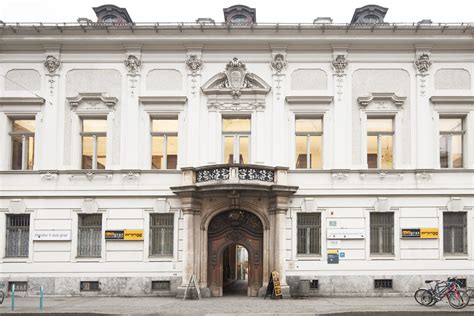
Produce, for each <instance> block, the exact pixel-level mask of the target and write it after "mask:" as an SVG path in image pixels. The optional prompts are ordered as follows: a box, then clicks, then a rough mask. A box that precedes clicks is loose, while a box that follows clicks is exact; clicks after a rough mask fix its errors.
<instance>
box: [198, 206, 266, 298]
mask: <svg viewBox="0 0 474 316" xmlns="http://www.w3.org/2000/svg"><path fill="white" fill-rule="evenodd" d="M232 244H241V245H243V246H244V247H245V248H246V249H247V251H248V255H249V264H248V270H249V271H248V290H247V295H248V296H257V295H258V291H259V289H260V288H261V287H262V285H263V224H262V222H261V221H260V219H259V218H258V217H257V216H256V215H255V214H252V213H250V212H247V211H243V210H230V211H225V212H222V213H219V214H218V215H216V216H215V217H214V218H212V219H211V221H210V223H209V228H208V282H207V284H208V287H209V289H210V292H211V296H222V294H223V279H222V276H223V252H224V250H225V249H226V248H227V247H228V246H229V245H232Z"/></svg>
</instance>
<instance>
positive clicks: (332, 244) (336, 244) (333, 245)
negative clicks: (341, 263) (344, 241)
mask: <svg viewBox="0 0 474 316" xmlns="http://www.w3.org/2000/svg"><path fill="white" fill-rule="evenodd" d="M327 245H328V247H327V248H328V249H339V248H341V241H340V240H339V239H331V240H328V241H327Z"/></svg>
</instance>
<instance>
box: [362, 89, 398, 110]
mask: <svg viewBox="0 0 474 316" xmlns="http://www.w3.org/2000/svg"><path fill="white" fill-rule="evenodd" d="M406 99H407V98H406V97H400V96H398V95H396V94H395V93H383V92H374V93H372V94H370V95H368V96H363V97H358V98H357V102H358V103H359V106H360V108H361V109H362V108H363V109H366V108H367V107H368V106H369V105H371V104H373V105H374V107H375V108H376V109H378V110H384V109H390V108H392V107H393V106H395V108H396V109H400V108H403V105H404V103H405V101H406Z"/></svg>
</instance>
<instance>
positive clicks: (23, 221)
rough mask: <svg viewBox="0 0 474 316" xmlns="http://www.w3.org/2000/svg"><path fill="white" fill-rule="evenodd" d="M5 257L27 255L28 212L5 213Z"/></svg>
mask: <svg viewBox="0 0 474 316" xmlns="http://www.w3.org/2000/svg"><path fill="white" fill-rule="evenodd" d="M6 237H7V238H6V254H5V256H6V257H28V250H29V244H30V214H19V215H16V214H15V215H7V236H6Z"/></svg>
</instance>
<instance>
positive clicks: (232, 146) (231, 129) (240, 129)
mask: <svg viewBox="0 0 474 316" xmlns="http://www.w3.org/2000/svg"><path fill="white" fill-rule="evenodd" d="M222 136H223V142H224V144H223V147H224V163H230V164H231V163H241V164H248V163H250V118H223V119H222Z"/></svg>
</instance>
